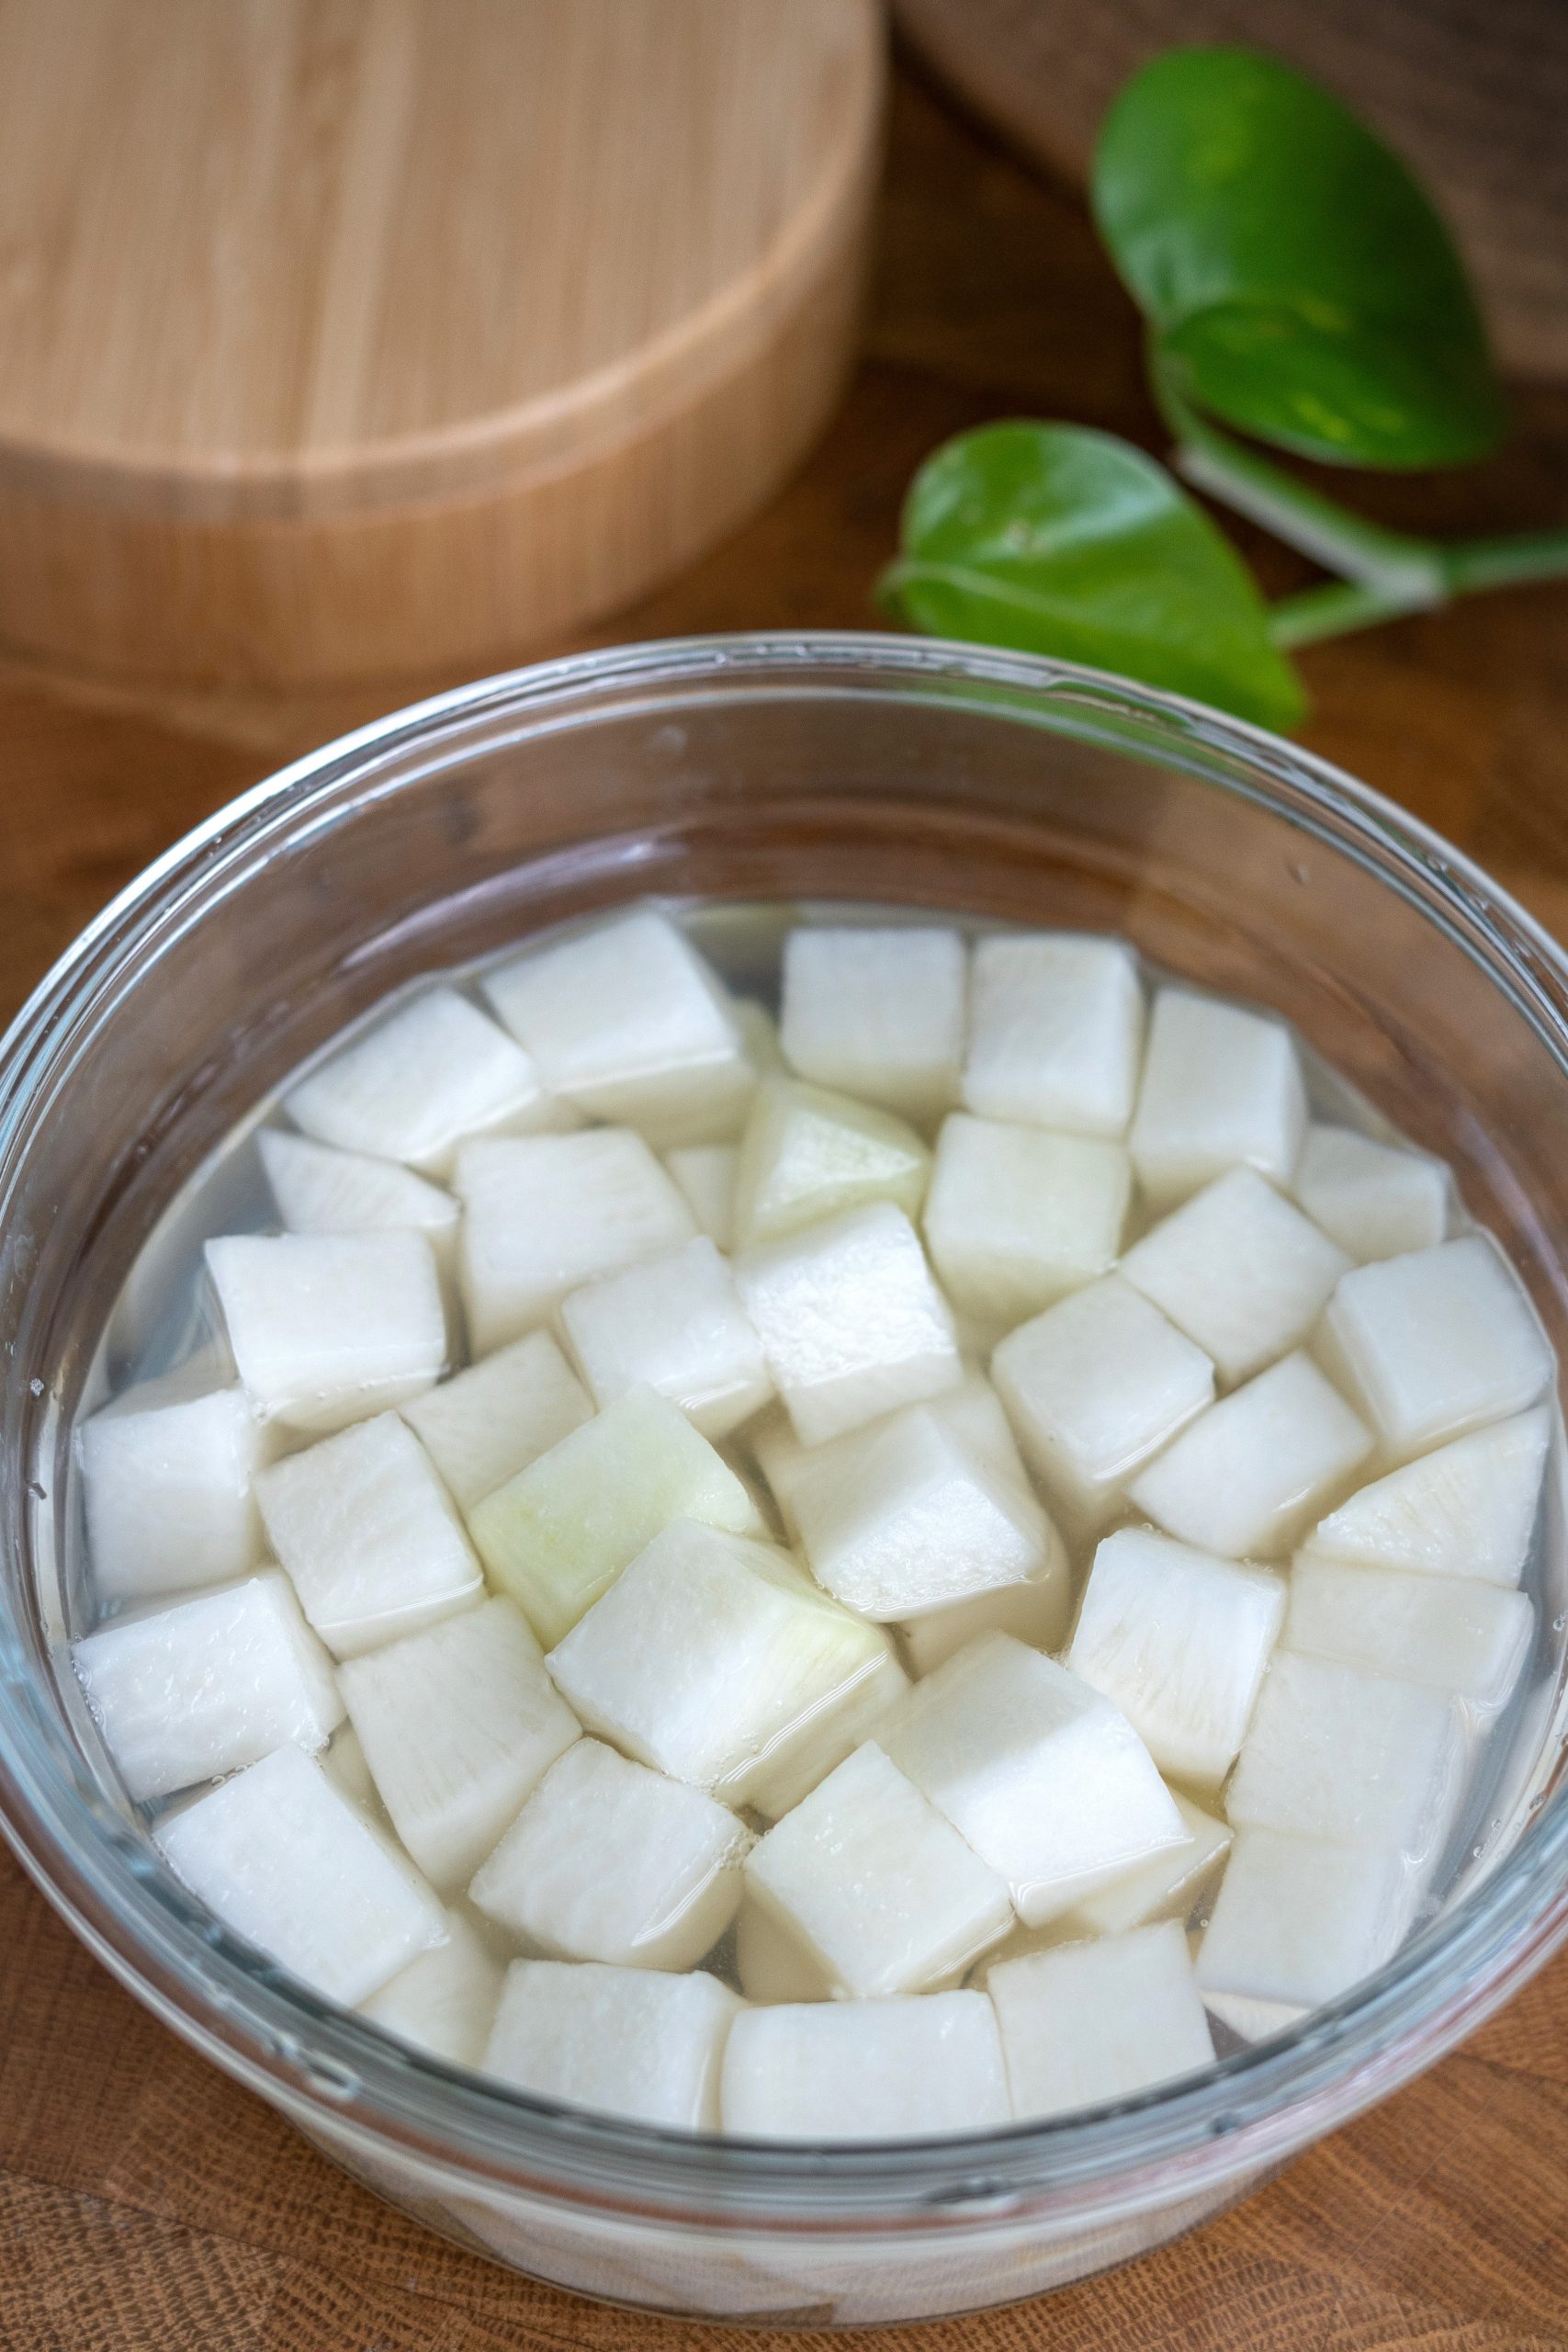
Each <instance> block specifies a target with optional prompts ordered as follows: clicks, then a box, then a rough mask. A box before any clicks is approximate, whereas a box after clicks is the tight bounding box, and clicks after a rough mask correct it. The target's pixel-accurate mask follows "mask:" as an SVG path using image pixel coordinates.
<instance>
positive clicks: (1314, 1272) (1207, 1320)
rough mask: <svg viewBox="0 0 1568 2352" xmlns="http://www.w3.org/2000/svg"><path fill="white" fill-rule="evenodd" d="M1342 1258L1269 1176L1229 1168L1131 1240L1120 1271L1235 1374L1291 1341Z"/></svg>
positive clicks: (1313, 1317) (1301, 1335)
mask: <svg viewBox="0 0 1568 2352" xmlns="http://www.w3.org/2000/svg"><path fill="white" fill-rule="evenodd" d="M1349 1264H1350V1261H1349V1260H1348V1258H1347V1257H1346V1255H1345V1252H1344V1251H1343V1250H1341V1249H1339V1248H1338V1247H1337V1245H1336V1244H1335V1243H1334V1242H1332V1241H1330V1239H1329V1238H1328V1236H1327V1235H1326V1234H1325V1233H1320V1232H1319V1231H1318V1229H1317V1227H1316V1226H1315V1225H1314V1224H1313V1223H1312V1221H1311V1219H1310V1218H1309V1217H1304V1216H1303V1215H1302V1213H1301V1211H1300V1209H1298V1208H1292V1205H1291V1204H1290V1202H1289V1201H1287V1200H1285V1199H1284V1198H1283V1197H1282V1196H1281V1195H1280V1193H1277V1192H1276V1191H1275V1190H1274V1187H1273V1186H1272V1184H1269V1183H1266V1182H1264V1180H1263V1178H1262V1177H1261V1176H1258V1175H1256V1174H1255V1173H1254V1172H1253V1170H1251V1169H1250V1168H1235V1169H1233V1170H1231V1172H1230V1174H1229V1175H1228V1176H1222V1177H1220V1178H1219V1179H1218V1180H1217V1181H1216V1182H1214V1183H1213V1184H1211V1185H1209V1186H1208V1187H1207V1189H1206V1190H1205V1191H1203V1192H1201V1193H1199V1194H1198V1195H1197V1197H1196V1199H1194V1200H1190V1201H1188V1202H1186V1203H1185V1204H1183V1206H1182V1207H1180V1208H1179V1209H1177V1210H1175V1211H1174V1212H1173V1214H1172V1215H1171V1216H1168V1217H1167V1218H1165V1220H1164V1221H1163V1223H1161V1224H1159V1225H1156V1227H1154V1229H1153V1231H1152V1232H1150V1233H1145V1236H1144V1238H1143V1239H1142V1240H1141V1241H1135V1242H1134V1244H1133V1247H1132V1248H1131V1250H1128V1252H1127V1254H1126V1256H1125V1257H1124V1258H1123V1259H1122V1266H1121V1272H1122V1278H1123V1280H1124V1281H1127V1282H1129V1283H1132V1285H1133V1287H1134V1290H1138V1291H1142V1293H1143V1295H1144V1296H1145V1298H1148V1299H1152V1300H1153V1301H1154V1304H1155V1305H1156V1306H1157V1307H1158V1308H1159V1309H1160V1311H1161V1313H1162V1314H1165V1315H1168V1316H1169V1317H1170V1319H1171V1321H1172V1322H1173V1323H1174V1324H1175V1325H1176V1326H1177V1328H1178V1329H1179V1330H1182V1331H1185V1332H1186V1334H1187V1336H1188V1338H1189V1339H1190V1340H1196V1341H1197V1342H1198V1345H1199V1346H1200V1347H1201V1349H1202V1350H1203V1351H1204V1352H1205V1353H1206V1354H1207V1355H1210V1356H1212V1357H1213V1360H1214V1363H1216V1364H1217V1365H1218V1367H1219V1371H1220V1375H1221V1378H1222V1379H1224V1380H1226V1381H1236V1380H1245V1379H1246V1378H1247V1374H1249V1373H1254V1372H1258V1371H1260V1370H1261V1369H1262V1367H1263V1365H1264V1364H1266V1363H1270V1362H1272V1360H1273V1359H1274V1357H1276V1356H1282V1355H1284V1354H1285V1353H1286V1351H1288V1350H1289V1349H1291V1348H1293V1347H1297V1346H1299V1345H1300V1343H1301V1341H1302V1340H1304V1339H1305V1338H1306V1336H1307V1333H1308V1332H1309V1331H1310V1330H1311V1329H1312V1327H1313V1325H1314V1323H1315V1322H1316V1321H1317V1318H1318V1317H1319V1315H1320V1314H1321V1313H1322V1312H1323V1308H1324V1306H1325V1303H1326V1301H1327V1299H1328V1297H1329V1295H1330V1293H1331V1292H1332V1291H1333V1289H1334V1285H1335V1283H1337V1281H1338V1280H1339V1277H1340V1276H1341V1274H1343V1273H1345V1272H1348V1268H1349Z"/></svg>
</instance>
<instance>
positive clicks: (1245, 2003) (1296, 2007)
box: [1203, 1829, 1306, 2042]
mask: <svg viewBox="0 0 1568 2352" xmlns="http://www.w3.org/2000/svg"><path fill="white" fill-rule="evenodd" d="M1258 1836H1259V1837H1260V1838H1266V1837H1268V1836H1269V1831H1268V1830H1266V1829H1260V1830H1259V1831H1258ZM1203 2007H1205V2008H1206V2009H1207V2010H1208V2012H1209V2015H1210V2017H1211V2018H1212V2019H1213V2022H1214V2024H1216V2025H1222V2026H1224V2028H1225V2029H1226V2030H1227V2031H1228V2032H1230V2033H1233V2034H1235V2038H1236V2040H1237V2041H1247V2042H1250V2041H1269V2040H1270V2038H1271V2037H1272V2036H1273V2035H1274V2034H1276V2033H1288V2032H1289V2030H1290V2029H1291V2027H1292V2026H1293V2025H1296V2024H1299V2022H1300V2021H1301V2019H1302V2018H1304V2017H1305V2015H1306V2011H1305V2009H1304V2008H1303V2007H1302V2005H1301V2003H1300V2002H1299V2001H1254V2000H1249V1999H1248V1997H1247V1995H1246V1994H1245V1993H1210V1992H1205V1993H1204V1995H1203Z"/></svg>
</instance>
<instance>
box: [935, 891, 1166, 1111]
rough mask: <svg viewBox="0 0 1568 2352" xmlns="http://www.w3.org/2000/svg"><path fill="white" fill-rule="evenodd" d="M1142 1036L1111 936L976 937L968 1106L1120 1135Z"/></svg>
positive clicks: (1130, 962) (1135, 991)
mask: <svg viewBox="0 0 1568 2352" xmlns="http://www.w3.org/2000/svg"><path fill="white" fill-rule="evenodd" d="M1143 1045H1144V991H1143V989H1142V986H1141V985H1140V983H1139V979H1138V967H1137V962H1136V959H1135V957H1134V956H1133V954H1132V952H1131V950H1130V949H1129V948H1127V947H1124V946H1123V945H1122V943H1121V941H1120V940H1115V939H1093V938H1075V937H1073V936H1071V935H1070V934H1066V933H1064V934H1061V935H1058V936H1055V937H1053V936H1051V935H1050V934H1049V933H1045V934H1040V933H1036V934H1035V935H1033V936H1032V937H1030V938H1021V939H982V940H979V941H977V942H976V947H975V954H974V959H973V965H972V968H971V973H970V991H969V1050H968V1054H967V1057H966V1058H965V1060H964V1102H965V1103H967V1104H968V1106H969V1108H970V1110H971V1111H978V1112H980V1113H981V1114H982V1115H983V1116H985V1117H986V1118H987V1119H1020V1120H1023V1121H1025V1122H1027V1123H1028V1124H1030V1125H1034V1126H1042V1127H1062V1128H1066V1130H1068V1131H1069V1132H1070V1133H1073V1134H1076V1135H1086V1136H1123V1135H1125V1134H1126V1132H1127V1122H1128V1120H1129V1119H1130V1118H1131V1117H1132V1115H1133V1102H1134V1096H1135V1095H1136V1093H1137V1090H1138V1069H1139V1064H1140V1062H1141V1060H1142V1058H1143Z"/></svg>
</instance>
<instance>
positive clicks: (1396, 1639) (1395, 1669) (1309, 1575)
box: [1285, 1556, 1535, 1713]
mask: <svg viewBox="0 0 1568 2352" xmlns="http://www.w3.org/2000/svg"><path fill="white" fill-rule="evenodd" d="M1534 1627H1535V1611H1534V1610H1533V1609H1532V1608H1531V1606H1530V1604H1529V1600H1526V1598H1525V1596H1524V1594H1523V1593H1522V1592H1507V1591H1505V1590H1503V1589H1501V1588H1499V1587H1498V1586H1497V1585H1495V1584H1482V1583H1479V1582H1478V1581H1477V1580H1476V1579H1475V1578H1473V1577H1428V1576H1411V1575H1408V1574H1406V1573H1405V1572H1404V1570H1402V1569H1398V1568H1369V1567H1361V1566H1348V1565H1346V1564H1345V1563H1344V1562H1341V1561H1338V1560H1314V1559H1313V1558H1311V1557H1310V1556H1309V1557H1304V1558H1303V1559H1300V1560H1298V1561H1297V1563H1296V1566H1295V1571H1294V1573H1293V1575H1292V1577H1291V1608H1290V1615H1289V1617H1288V1618H1287V1620H1286V1624H1285V1643H1286V1646H1287V1647H1288V1648H1290V1649H1292V1650H1305V1651H1307V1652H1309V1653H1310V1654H1311V1655H1312V1656H1313V1657H1331V1658H1340V1659H1342V1660H1343V1661H1344V1663H1345V1664H1346V1665H1347V1666H1360V1667H1365V1668H1367V1669H1368V1671H1369V1672H1370V1673H1373V1674H1392V1675H1395V1676H1398V1677H1399V1678H1401V1679H1403V1680H1404V1681H1407V1682H1426V1683H1429V1684H1430V1685H1431V1686H1432V1688H1433V1689H1434V1690H1437V1691H1452V1692H1453V1693H1454V1695H1455V1696H1456V1697H1457V1698H1461V1699H1467V1700H1469V1702H1471V1704H1472V1707H1475V1708H1477V1709H1479V1710H1480V1711H1481V1712H1482V1713H1494V1712H1495V1710H1496V1709H1497V1708H1499V1707H1501V1706H1502V1705H1503V1704H1504V1702H1506V1699H1507V1698H1508V1696H1509V1693H1510V1692H1511V1691H1512V1690H1513V1688H1514V1685H1515V1683H1516V1682H1517V1679H1518V1676H1519V1669H1520V1668H1521V1667H1522V1666H1523V1664H1524V1662H1525V1657H1526V1654H1527V1652H1528V1651H1529V1644H1530V1635H1531V1634H1532V1633H1533V1631H1534Z"/></svg>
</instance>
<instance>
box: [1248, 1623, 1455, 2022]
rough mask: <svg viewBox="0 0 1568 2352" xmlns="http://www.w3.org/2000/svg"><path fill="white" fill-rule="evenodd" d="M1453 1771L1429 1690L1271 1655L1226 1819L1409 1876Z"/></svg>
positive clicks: (1449, 1741)
mask: <svg viewBox="0 0 1568 2352" xmlns="http://www.w3.org/2000/svg"><path fill="white" fill-rule="evenodd" d="M1462 1761H1463V1756H1462V1747H1461V1737H1460V1729H1459V1724H1458V1722H1457V1719H1456V1717H1455V1714H1454V1711H1453V1708H1452V1706H1451V1705H1450V1702H1449V1701H1448V1699H1447V1698H1446V1697H1445V1696H1444V1695H1443V1694H1442V1693H1441V1692H1440V1691H1426V1690H1422V1689H1421V1688H1420V1687H1419V1686H1418V1685H1417V1684H1416V1683H1414V1682H1398V1681H1394V1680H1393V1679H1392V1678H1391V1677H1389V1676H1386V1675H1378V1674H1367V1673H1364V1672H1363V1671H1362V1670H1361V1669H1360V1668H1358V1667H1351V1666H1340V1665H1337V1664H1334V1663H1331V1662H1330V1661H1329V1660H1328V1659H1326V1658H1317V1657H1297V1656H1296V1655H1295V1654H1294V1653H1293V1652H1292V1651H1290V1650H1281V1651H1280V1653H1279V1654H1278V1656H1277V1657H1275V1659H1274V1662H1273V1665H1272V1666H1271V1668H1269V1674H1268V1676H1267V1678H1266V1679H1265V1681H1264V1685H1263V1689H1262V1691H1261V1692H1260V1693H1259V1695H1258V1707H1257V1711H1256V1713H1255V1714H1254V1716H1253V1720H1252V1728H1251V1730H1250V1731H1249V1732H1248V1734H1247V1740H1246V1744H1245V1745H1244V1747H1243V1748H1242V1751H1241V1757H1240V1760H1239V1761H1238V1763H1237V1765H1236V1768H1235V1778H1234V1779H1233V1781H1231V1785H1230V1789H1229V1792H1228V1793H1227V1796H1226V1811H1227V1812H1228V1813H1229V1815H1230V1817H1231V1821H1232V1823H1233V1824H1234V1825H1235V1827H1237V1828H1242V1827H1247V1828H1260V1829H1279V1830H1281V1831H1284V1832H1285V1833H1286V1834H1288V1835H1289V1836H1292V1837H1296V1838H1328V1839H1330V1840H1331V1841H1333V1842H1335V1843H1337V1844H1339V1845H1370V1846H1376V1847H1378V1848H1379V1849H1381V1850H1382V1851H1383V1852H1387V1853H1399V1854H1403V1855H1404V1857H1405V1859H1406V1860H1408V1861H1409V1862H1410V1863H1411V1865H1412V1866H1413V1867H1418V1866H1420V1865H1422V1864H1424V1863H1425V1862H1427V1860H1430V1859H1431V1857H1432V1855H1433V1854H1434V1853H1435V1852H1436V1850H1437V1848H1438V1844H1439V1842H1440V1840H1441V1838H1442V1837H1443V1836H1444V1834H1445V1833H1446V1831H1447V1829H1448V1827H1449V1826H1450V1820H1451V1817H1452V1812H1453V1806H1454V1804H1455V1801H1456V1800H1457V1797H1458V1795H1459V1789H1460V1778H1461V1765H1462ZM1231 1989H1232V1990H1233V1991H1236V1992H1245V1991H1246V1990H1247V1987H1246V1986H1245V1985H1236V1986H1233V1987H1232V1988H1231ZM1269 1997H1272V1996H1269ZM1286 1997H1289V1996H1284V1995H1281V1996H1280V1998H1286Z"/></svg>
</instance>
